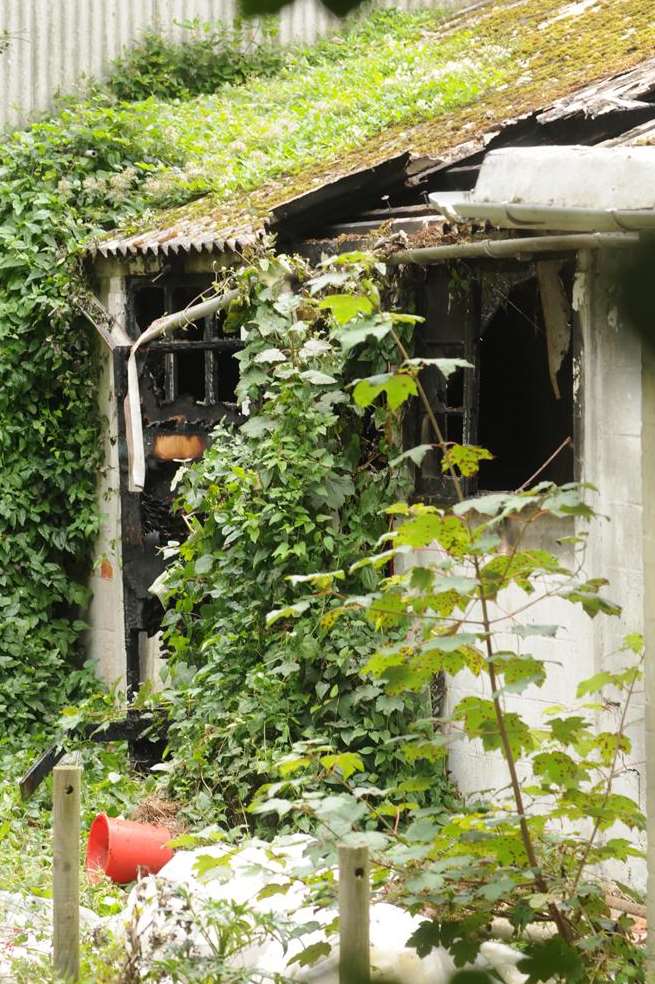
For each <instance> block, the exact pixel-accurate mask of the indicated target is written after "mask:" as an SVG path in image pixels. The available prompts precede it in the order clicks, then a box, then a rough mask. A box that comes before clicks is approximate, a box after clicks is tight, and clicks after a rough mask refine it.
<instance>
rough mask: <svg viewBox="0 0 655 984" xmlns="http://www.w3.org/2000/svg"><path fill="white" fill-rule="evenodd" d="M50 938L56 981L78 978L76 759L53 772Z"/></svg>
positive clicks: (78, 779)
mask: <svg viewBox="0 0 655 984" xmlns="http://www.w3.org/2000/svg"><path fill="white" fill-rule="evenodd" d="M52 774H53V787H52V828H53V829H52V833H53V884H52V907H53V938H52V952H53V961H54V970H55V975H56V977H57V978H59V979H62V980H65V981H77V980H78V979H79V976H80V785H81V778H82V768H81V766H80V765H79V764H78V759H77V757H75V758H73V756H66V758H65V759H64V760H63V762H62V764H61V765H58V766H56V767H55V768H54V769H53V773H52Z"/></svg>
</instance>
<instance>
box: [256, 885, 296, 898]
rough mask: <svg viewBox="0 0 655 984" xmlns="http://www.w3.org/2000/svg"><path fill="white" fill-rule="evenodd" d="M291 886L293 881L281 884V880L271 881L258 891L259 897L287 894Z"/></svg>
mask: <svg viewBox="0 0 655 984" xmlns="http://www.w3.org/2000/svg"><path fill="white" fill-rule="evenodd" d="M290 888H291V882H286V884H284V885H283V884H281V883H280V882H269V883H268V885H264V887H263V888H262V889H260V890H259V892H257V898H258V899H270V898H271V897H272V896H273V895H286V894H287V892H288V891H289V889H290Z"/></svg>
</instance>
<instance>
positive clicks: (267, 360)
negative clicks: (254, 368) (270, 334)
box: [253, 348, 287, 365]
mask: <svg viewBox="0 0 655 984" xmlns="http://www.w3.org/2000/svg"><path fill="white" fill-rule="evenodd" d="M286 361H287V357H286V355H285V354H284V352H281V351H280V349H279V348H268V349H264V351H263V352H258V353H257V355H256V356H255V358H254V359H253V362H256V363H257V364H258V365H272V364H273V363H275V362H286Z"/></svg>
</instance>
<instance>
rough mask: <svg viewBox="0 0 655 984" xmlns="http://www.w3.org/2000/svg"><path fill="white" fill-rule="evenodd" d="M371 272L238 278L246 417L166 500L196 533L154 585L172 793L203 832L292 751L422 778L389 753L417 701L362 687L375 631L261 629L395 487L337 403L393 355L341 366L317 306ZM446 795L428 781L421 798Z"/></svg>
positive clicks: (369, 541) (370, 577) (259, 263)
mask: <svg viewBox="0 0 655 984" xmlns="http://www.w3.org/2000/svg"><path fill="white" fill-rule="evenodd" d="M370 276H371V272H370V270H369V261H368V260H365V261H364V262H363V263H361V264H360V263H358V262H357V261H353V262H350V263H343V264H340V263H338V262H337V263H336V264H335V265H334V267H333V268H332V267H330V268H327V269H326V270H325V271H318V273H315V272H314V271H312V270H311V268H310V267H308V266H307V264H305V263H303V262H302V261H301V260H300V259H299V258H294V259H289V258H280V259H274V258H273V257H272V256H265V257H264V258H262V259H256V260H255V262H254V263H253V265H248V264H246V265H245V266H244V267H243V268H242V269H240V270H239V271H238V273H237V274H236V275H235V277H236V282H237V285H238V286H239V287H240V289H241V291H242V301H241V302H240V304H239V305H238V306H237V307H236V308H233V310H232V312H231V314H230V317H229V319H228V323H227V327H228V328H230V327H231V328H232V330H237V329H245V330H246V331H247V333H248V335H247V343H246V347H245V349H244V351H243V353H242V354H241V355H240V356H239V359H240V363H241V381H240V383H239V388H238V397H239V399H240V400H242V401H246V400H247V401H248V402H249V404H250V406H251V413H252V416H251V418H250V420H249V421H248V422H247V423H246V424H245V425H244V426H243V427H242V428H241V430H240V431H236V429H230V428H228V427H226V426H219V427H218V428H217V430H216V432H215V434H214V444H213V446H212V447H211V449H210V450H209V451H208V452H207V453H206V454H205V456H204V457H203V459H202V461H201V462H199V463H198V464H197V465H195V466H193V467H192V468H190V469H189V470H188V471H186V473H185V474H184V476H183V478H182V480H181V484H180V494H179V499H178V502H179V506H180V507H181V508H183V509H184V511H185V513H186V515H187V516H188V522H189V524H190V528H191V534H190V536H189V538H188V539H187V540H186V542H185V543H184V544H183V545H182V546H181V547H180V548H179V552H178V558H177V559H176V561H175V563H173V565H172V566H171V567H170V568H169V569H168V571H167V574H166V576H165V579H164V583H163V584H161V585H160V588H159V590H160V591H163V592H164V593H165V597H166V602H167V605H168V606H169V611H168V612H167V614H166V615H165V617H164V626H165V627H166V632H165V644H166V647H167V649H168V650H169V653H170V655H169V659H168V667H169V672H170V687H171V692H170V698H171V700H172V714H173V721H174V723H173V726H172V729H171V733H170V739H171V745H172V750H173V757H174V767H175V771H174V775H173V777H172V780H171V787H172V790H173V792H174V793H175V796H176V797H178V798H182V799H184V800H185V801H189V800H190V799H193V804H194V807H195V808H196V809H198V808H199V807H200V808H201V809H204V812H205V814H206V815H207V819H212V820H214V819H217V818H219V819H221V820H223V821H225V820H227V821H228V822H229V823H235V822H239V823H243V820H244V818H245V817H246V816H247V815H246V807H247V806H248V804H249V802H250V801H251V799H252V796H253V794H254V792H255V790H256V789H257V787H258V786H259V785H261V783H262V782H264V781H265V780H266V778H267V777H268V776H269V775H270V773H271V768H272V765H273V762H274V760H275V758H276V756H279V755H280V754H281V753H283V752H286V751H288V750H289V748H290V747H291V745H292V744H293V742H295V741H299V740H301V739H306V740H311V741H317V740H318V741H325V740H327V736H328V735H329V736H331V741H332V742H333V743H334V746H335V750H337V751H345V750H346V749H351V750H357V751H358V753H359V754H360V755H361V758H362V761H363V762H364V763H365V775H364V776H363V777H362V779H365V780H366V781H367V782H369V783H371V784H375V785H379V786H384V785H386V784H387V783H388V782H390V781H391V780H392V779H396V780H398V781H400V780H401V779H402V778H403V777H404V778H409V776H410V774H412V775H413V774H415V772H416V766H414V765H412V766H411V767H408V766H407V765H406V764H403V761H402V759H401V758H400V756H399V754H398V745H397V744H396V739H397V737H398V736H399V735H402V734H403V733H404V732H406V731H407V729H409V728H411V727H413V722H414V720H415V719H416V718H417V717H423V716H424V715H423V713H422V711H423V709H424V707H423V706H422V705H425V700H424V699H422V698H420V697H418V698H417V697H414V696H412V695H408V696H407V697H406V698H400V697H393V696H391V697H390V696H386V695H385V694H384V693H383V691H382V687H381V686H380V685H378V684H376V683H375V682H373V681H363V680H362V677H361V667H362V666H363V665H364V663H365V662H366V660H367V659H368V658H369V657H370V655H371V654H372V651H373V648H374V646H375V635H374V632H373V630H372V629H371V627H370V626H367V625H366V623H365V622H363V621H362V620H361V619H359V618H354V619H349V618H345V619H343V620H341V621H340V622H339V625H338V627H335V628H334V629H333V630H332V631H330V632H327V631H326V629H324V628H321V626H320V625H319V624H317V620H316V617H315V613H314V612H313V611H312V612H308V613H307V617H303V615H302V613H299V618H298V619H297V620H296V622H295V625H294V631H293V633H292V634H289V633H287V632H286V631H285V630H283V629H282V630H281V629H280V628H279V627H278V628H277V629H271V628H269V627H267V623H266V616H267V613H268V612H269V611H270V610H271V609H272V608H284V606H285V605H289V604H291V601H292V598H293V593H294V588H293V585H294V584H296V583H298V581H302V580H303V577H304V576H305V575H309V574H312V572H314V571H316V570H317V569H319V570H322V569H323V568H328V569H329V568H330V567H331V566H333V565H334V563H335V562H336V563H347V561H348V558H350V557H352V556H354V555H357V554H358V553H359V552H361V551H367V550H370V549H372V548H373V546H374V544H375V542H376V541H377V539H378V537H380V536H381V535H383V534H384V533H385V532H386V530H387V529H388V519H387V517H386V516H385V515H384V513H383V512H381V507H382V506H383V505H384V504H385V503H389V504H390V503H391V502H392V501H393V500H394V498H395V497H396V496H397V495H398V494H399V491H401V489H402V476H398V477H396V476H394V469H390V468H389V465H388V462H387V455H388V453H389V444H388V441H387V440H385V439H384V436H383V435H382V436H381V435H380V434H379V433H378V432H377V431H376V429H375V427H374V425H373V421H372V418H371V414H370V413H368V412H364V411H362V410H359V409H358V408H357V407H356V406H353V405H352V404H351V403H350V401H349V399H348V396H347V394H346V392H345V390H344V387H346V386H347V385H348V384H349V382H350V381H351V380H352V379H353V378H354V376H355V375H357V374H358V373H361V372H362V371H367V369H368V370H374V369H376V368H382V369H383V368H384V367H385V366H386V361H387V355H388V353H385V351H384V349H383V350H381V351H380V352H377V351H375V350H372V349H371V350H369V351H368V353H367V352H366V351H360V352H359V355H358V358H357V359H347V358H346V359H344V358H343V356H342V354H341V352H340V351H339V349H338V347H335V345H334V343H333V342H331V341H330V340H329V338H328V337H327V331H326V320H327V311H326V309H325V306H324V303H323V301H322V296H323V294H324V293H325V292H326V291H328V290H332V289H334V285H335V284H339V285H340V286H341V288H342V289H343V290H350V289H352V288H353V286H354V285H356V284H358V283H359V282H360V280H361V279H363V280H364V281H367V280H368V278H370ZM290 283H293V284H294V285H295V290H294V291H293V293H290V292H288V291H287V290H286V288H287V286H288V285H289V284H290ZM391 451H392V452H394V447H393V444H392V445H391ZM397 453H398V452H397V448H396V449H395V452H394V454H392V457H393V456H395V454H397ZM405 488H406V489H407V488H408V486H407V483H406V482H405ZM380 577H381V575H380V574H379V573H376V572H375V570H374V569H373V568H363V569H362V570H361V571H359V572H354V573H353V574H352V576H351V577H350V578H349V581H348V587H349V588H350V589H351V590H352V591H354V592H365V591H367V590H372V589H374V588H375V587H376V585H377V583H378V582H379V580H380ZM419 772H420V769H419ZM446 790H447V784H446V782H445V780H443V781H441V782H440V781H437V780H435V781H434V782H433V783H432V784H431V796H432V799H433V800H434V801H435V802H441V801H442V800H443V795H444V792H445V791H446Z"/></svg>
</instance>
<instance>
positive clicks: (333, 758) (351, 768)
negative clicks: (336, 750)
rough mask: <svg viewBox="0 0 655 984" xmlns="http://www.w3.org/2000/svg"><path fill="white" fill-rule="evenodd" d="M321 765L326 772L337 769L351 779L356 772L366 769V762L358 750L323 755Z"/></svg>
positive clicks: (345, 777) (344, 776)
mask: <svg viewBox="0 0 655 984" xmlns="http://www.w3.org/2000/svg"><path fill="white" fill-rule="evenodd" d="M320 762H321V765H322V766H323V768H324V769H325V770H326V772H334V770H335V769H336V770H337V771H338V772H340V773H341V775H342V776H343V778H344V779H350V777H351V776H352V775H353V773H355V772H363V771H364V763H363V762H362V758H361V755H358V754H357V753H356V752H341V754H340V755H323V757H322V758H321V759H320Z"/></svg>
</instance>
